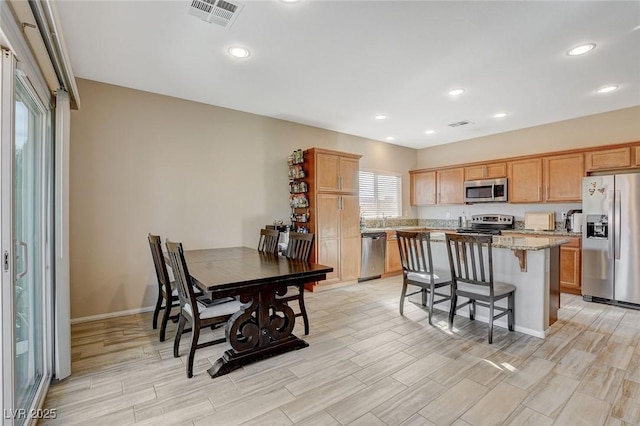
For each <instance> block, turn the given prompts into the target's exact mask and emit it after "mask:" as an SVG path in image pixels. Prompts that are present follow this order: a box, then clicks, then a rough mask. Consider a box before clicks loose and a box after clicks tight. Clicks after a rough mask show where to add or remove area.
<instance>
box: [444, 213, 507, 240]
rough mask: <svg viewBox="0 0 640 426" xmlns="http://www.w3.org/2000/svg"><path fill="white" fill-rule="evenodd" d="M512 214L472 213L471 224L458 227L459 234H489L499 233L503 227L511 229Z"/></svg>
mask: <svg viewBox="0 0 640 426" xmlns="http://www.w3.org/2000/svg"><path fill="white" fill-rule="evenodd" d="M513 226H514V221H513V216H510V215H504V214H474V215H473V216H471V226H469V227H466V228H458V229H456V232H459V233H461V234H489V235H500V234H502V230H504V229H513Z"/></svg>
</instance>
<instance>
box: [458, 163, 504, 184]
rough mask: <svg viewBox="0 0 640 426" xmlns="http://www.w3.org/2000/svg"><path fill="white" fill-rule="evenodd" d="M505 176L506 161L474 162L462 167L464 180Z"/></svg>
mask: <svg viewBox="0 0 640 426" xmlns="http://www.w3.org/2000/svg"><path fill="white" fill-rule="evenodd" d="M503 177H507V163H489V164H476V165H473V166H468V167H465V168H464V180H479V179H497V178H503Z"/></svg>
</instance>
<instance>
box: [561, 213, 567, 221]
mask: <svg viewBox="0 0 640 426" xmlns="http://www.w3.org/2000/svg"><path fill="white" fill-rule="evenodd" d="M562 220H567V212H562Z"/></svg>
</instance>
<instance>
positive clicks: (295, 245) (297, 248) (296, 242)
mask: <svg viewBox="0 0 640 426" xmlns="http://www.w3.org/2000/svg"><path fill="white" fill-rule="evenodd" d="M314 237H315V236H314V234H309V233H303V232H289V245H288V246H287V251H286V253H285V255H286V256H287V257H288V258H289V259H296V260H304V261H306V262H308V261H309V257H310V256H311V250H312V249H313V239H314Z"/></svg>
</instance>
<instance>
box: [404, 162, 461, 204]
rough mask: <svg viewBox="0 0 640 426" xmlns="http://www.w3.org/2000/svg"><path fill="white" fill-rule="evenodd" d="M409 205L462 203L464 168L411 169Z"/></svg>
mask: <svg viewBox="0 0 640 426" xmlns="http://www.w3.org/2000/svg"><path fill="white" fill-rule="evenodd" d="M409 174H410V176H411V181H410V184H411V205H412V206H433V205H436V204H464V189H463V186H464V168H463V167H456V168H453V169H442V170H431V171H428V170H411V171H409Z"/></svg>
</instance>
